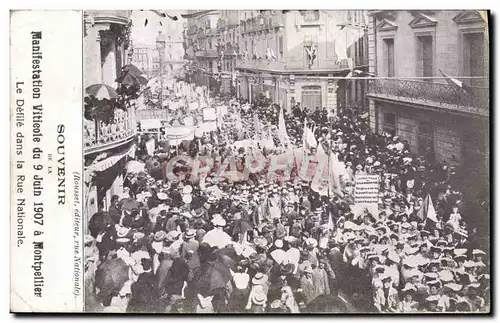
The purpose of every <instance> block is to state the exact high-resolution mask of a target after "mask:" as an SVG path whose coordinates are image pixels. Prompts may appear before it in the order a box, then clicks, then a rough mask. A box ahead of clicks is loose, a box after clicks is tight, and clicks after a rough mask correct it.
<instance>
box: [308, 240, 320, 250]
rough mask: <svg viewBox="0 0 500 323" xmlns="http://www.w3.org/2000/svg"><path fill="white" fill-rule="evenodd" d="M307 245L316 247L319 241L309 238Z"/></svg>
mask: <svg viewBox="0 0 500 323" xmlns="http://www.w3.org/2000/svg"><path fill="white" fill-rule="evenodd" d="M306 245H307V246H308V247H311V248H315V247H316V246H317V245H318V241H317V240H316V239H314V238H307V239H306Z"/></svg>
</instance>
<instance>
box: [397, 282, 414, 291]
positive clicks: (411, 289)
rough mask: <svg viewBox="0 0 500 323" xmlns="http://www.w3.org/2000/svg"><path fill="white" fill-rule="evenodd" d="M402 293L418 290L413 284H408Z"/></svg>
mask: <svg viewBox="0 0 500 323" xmlns="http://www.w3.org/2000/svg"><path fill="white" fill-rule="evenodd" d="M401 291H402V292H408V291H413V292H416V291H417V288H416V287H415V286H414V285H413V284H411V283H406V285H405V287H403V289H401Z"/></svg>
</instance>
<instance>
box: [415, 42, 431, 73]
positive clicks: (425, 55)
mask: <svg viewBox="0 0 500 323" xmlns="http://www.w3.org/2000/svg"><path fill="white" fill-rule="evenodd" d="M417 76H423V77H432V76H434V49H433V39H432V36H419V37H417ZM426 81H432V79H427V80H426Z"/></svg>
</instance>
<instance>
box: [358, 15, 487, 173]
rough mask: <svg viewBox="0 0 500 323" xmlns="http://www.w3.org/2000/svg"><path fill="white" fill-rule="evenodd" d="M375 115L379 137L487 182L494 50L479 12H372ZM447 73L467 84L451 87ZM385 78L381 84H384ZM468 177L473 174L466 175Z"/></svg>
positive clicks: (371, 96)
mask: <svg viewBox="0 0 500 323" xmlns="http://www.w3.org/2000/svg"><path fill="white" fill-rule="evenodd" d="M368 37H369V45H368V47H369V63H370V64H369V65H370V72H371V73H374V74H376V75H377V76H379V77H381V78H382V79H375V80H371V81H370V85H369V93H368V97H369V111H370V122H371V127H372V130H373V131H376V132H378V133H382V132H387V133H391V134H392V135H397V136H399V137H400V138H401V139H403V140H406V141H408V143H409V145H410V147H411V150H412V152H414V153H415V154H416V155H422V156H427V157H428V158H430V159H431V160H435V161H437V162H445V163H447V164H451V165H454V166H460V165H462V166H465V169H469V170H470V172H469V173H470V174H474V175H472V176H473V177H479V176H480V177H482V178H487V177H488V167H489V166H488V163H489V161H488V155H489V152H488V138H489V132H488V130H489V48H488V29H487V21H485V18H484V16H483V15H481V13H480V12H477V11H451V10H450V11H381V12H371V13H370V25H369V36H368ZM441 73H444V74H445V75H448V76H451V77H453V78H456V79H458V80H460V81H463V82H464V83H465V84H466V85H468V86H469V87H468V90H467V91H464V90H462V89H459V88H458V87H454V86H452V85H450V84H449V83H448V82H447V80H446V79H445V77H443V75H442V74H441ZM384 77H385V78H386V79H383V78H384ZM465 175H467V174H465Z"/></svg>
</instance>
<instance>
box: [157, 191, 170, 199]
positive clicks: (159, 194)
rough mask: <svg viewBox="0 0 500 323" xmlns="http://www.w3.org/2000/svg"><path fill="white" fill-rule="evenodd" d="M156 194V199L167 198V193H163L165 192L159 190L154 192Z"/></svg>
mask: <svg viewBox="0 0 500 323" xmlns="http://www.w3.org/2000/svg"><path fill="white" fill-rule="evenodd" d="M156 196H157V197H158V199H160V200H162V201H164V200H166V199H168V195H167V194H165V193H163V192H160V193H158V194H156Z"/></svg>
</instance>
